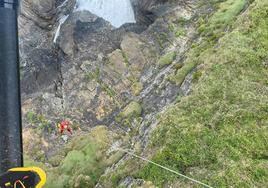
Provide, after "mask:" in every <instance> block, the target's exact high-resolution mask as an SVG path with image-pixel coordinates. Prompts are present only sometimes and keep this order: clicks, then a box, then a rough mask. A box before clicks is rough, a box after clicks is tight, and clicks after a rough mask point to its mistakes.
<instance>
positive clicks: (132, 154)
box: [117, 148, 213, 188]
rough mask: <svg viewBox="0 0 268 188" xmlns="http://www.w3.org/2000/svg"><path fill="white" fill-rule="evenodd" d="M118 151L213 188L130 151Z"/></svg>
mask: <svg viewBox="0 0 268 188" xmlns="http://www.w3.org/2000/svg"><path fill="white" fill-rule="evenodd" d="M117 150H118V151H121V152H124V153H127V154H129V155H131V156H133V157H136V158H139V159H141V160H143V161H146V162H148V163H151V164H153V165H156V166H158V167H160V168H162V169H165V170H167V171H169V172H172V173H174V174H177V175H179V176H181V177H183V178H186V179H188V180H190V181H192V182H194V183H197V184H199V185H203V186H204V187H208V188H213V187H211V186H209V185H207V184H205V183H202V182H200V181H198V180H195V179H193V178H190V177H188V176H185V175H183V174H181V173H179V172H176V171H174V170H172V169H169V168H167V167H165V166H162V165H160V164H157V163H155V162H153V161H151V160H149V159H146V158H144V157H141V156H138V155H136V154H134V153H133V152H130V150H124V149H120V148H117Z"/></svg>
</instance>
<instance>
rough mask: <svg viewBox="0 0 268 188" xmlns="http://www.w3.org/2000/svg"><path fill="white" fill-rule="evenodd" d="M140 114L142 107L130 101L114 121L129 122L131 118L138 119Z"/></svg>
mask: <svg viewBox="0 0 268 188" xmlns="http://www.w3.org/2000/svg"><path fill="white" fill-rule="evenodd" d="M141 113H142V107H141V105H140V104H139V103H138V102H135V101H132V102H131V103H129V104H128V105H127V106H126V107H125V108H124V109H123V111H122V112H120V113H119V114H118V115H117V117H116V121H117V122H121V121H123V120H129V119H131V118H135V117H139V116H141Z"/></svg>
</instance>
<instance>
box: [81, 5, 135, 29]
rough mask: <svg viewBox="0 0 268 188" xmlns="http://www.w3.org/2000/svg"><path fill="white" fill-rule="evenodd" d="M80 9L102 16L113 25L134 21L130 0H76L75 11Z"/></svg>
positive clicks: (117, 25)
mask: <svg viewBox="0 0 268 188" xmlns="http://www.w3.org/2000/svg"><path fill="white" fill-rule="evenodd" d="M81 10H88V11H90V12H91V13H93V14H95V15H97V16H99V17H102V18H103V19H105V20H106V21H108V22H110V23H111V24H112V25H113V26H114V27H120V26H121V25H123V24H125V23H135V22H136V21H135V14H134V11H133V8H132V5H131V2H130V0H77V7H76V11H81Z"/></svg>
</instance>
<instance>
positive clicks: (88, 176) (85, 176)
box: [25, 126, 122, 188]
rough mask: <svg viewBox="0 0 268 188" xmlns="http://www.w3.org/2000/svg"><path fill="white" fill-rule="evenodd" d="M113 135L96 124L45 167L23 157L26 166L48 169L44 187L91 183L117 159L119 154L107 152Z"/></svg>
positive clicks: (89, 184)
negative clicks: (88, 132) (50, 165)
mask: <svg viewBox="0 0 268 188" xmlns="http://www.w3.org/2000/svg"><path fill="white" fill-rule="evenodd" d="M111 143H112V139H111V137H110V136H109V134H108V130H107V128H105V127H104V126H98V127H96V128H94V129H93V130H92V131H91V133H90V134H88V135H83V136H78V137H75V138H74V139H73V140H71V142H70V143H68V145H67V146H66V147H65V148H64V150H63V151H61V153H59V154H58V155H56V156H54V157H53V158H52V159H51V160H50V161H49V162H50V163H51V162H53V163H52V165H53V166H54V167H47V166H45V165H44V164H43V163H37V162H34V161H32V160H30V159H29V157H27V156H26V157H25V165H26V166H39V167H41V168H43V169H45V171H46V172H47V175H48V181H47V184H46V187H47V188H50V187H51V188H55V187H94V185H95V184H96V183H97V182H98V180H99V177H100V176H101V175H102V174H103V172H104V170H105V168H107V166H109V165H111V164H113V163H114V162H116V161H118V160H119V159H120V157H121V155H122V154H119V153H114V154H113V155H106V151H107V149H108V147H109V146H110V144H111Z"/></svg>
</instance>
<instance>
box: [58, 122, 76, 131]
mask: <svg viewBox="0 0 268 188" xmlns="http://www.w3.org/2000/svg"><path fill="white" fill-rule="evenodd" d="M58 127H59V132H60V134H62V133H63V132H64V131H65V130H67V131H68V132H69V133H70V134H73V133H72V129H71V123H70V122H69V121H67V120H64V121H62V122H61V123H59V124H58Z"/></svg>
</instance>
